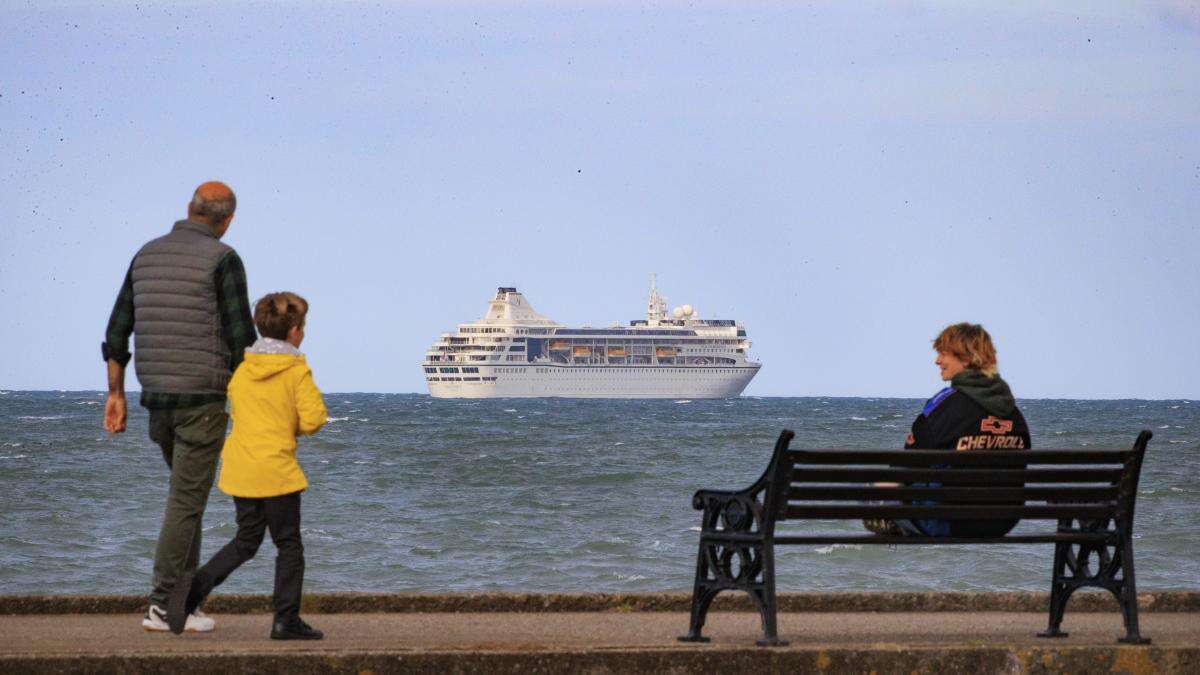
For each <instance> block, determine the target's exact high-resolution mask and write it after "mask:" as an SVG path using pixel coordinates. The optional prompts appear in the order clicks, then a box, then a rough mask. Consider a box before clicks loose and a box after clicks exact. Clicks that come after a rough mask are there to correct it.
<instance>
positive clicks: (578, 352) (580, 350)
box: [571, 347, 592, 356]
mask: <svg viewBox="0 0 1200 675" xmlns="http://www.w3.org/2000/svg"><path fill="white" fill-rule="evenodd" d="M591 355H592V348H591V347H572V348H571V356H591Z"/></svg>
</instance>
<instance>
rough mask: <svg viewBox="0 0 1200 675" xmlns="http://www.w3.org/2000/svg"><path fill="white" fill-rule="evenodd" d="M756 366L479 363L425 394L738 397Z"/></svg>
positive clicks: (434, 383)
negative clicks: (469, 374)
mask: <svg viewBox="0 0 1200 675" xmlns="http://www.w3.org/2000/svg"><path fill="white" fill-rule="evenodd" d="M758 369H759V365H758V364H752V365H747V366H738V367H704V366H692V367H683V366H643V367H639V366H550V365H535V364H529V365H522V366H495V367H492V366H481V367H480V368H479V371H480V372H479V378H478V379H472V380H465V379H458V380H455V379H452V378H439V379H438V380H437V381H430V382H429V394H430V396H433V397H434V398H535V397H536V398H541V397H552V396H556V397H562V398H672V399H682V398H686V399H698V398H732V397H736V396H740V395H741V393H742V391H744V390H745V389H746V385H748V384H750V380H752V379H753V378H754V376H755V375H756V374H757V373H758ZM492 377H494V378H495V379H494V380H491V379H490V378H492Z"/></svg>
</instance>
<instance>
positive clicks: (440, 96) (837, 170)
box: [0, 0, 1200, 398]
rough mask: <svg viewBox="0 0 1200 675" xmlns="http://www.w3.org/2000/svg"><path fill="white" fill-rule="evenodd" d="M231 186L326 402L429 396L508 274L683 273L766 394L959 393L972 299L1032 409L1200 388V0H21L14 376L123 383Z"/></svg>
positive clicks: (630, 306)
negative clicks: (190, 206) (159, 306)
mask: <svg viewBox="0 0 1200 675" xmlns="http://www.w3.org/2000/svg"><path fill="white" fill-rule="evenodd" d="M1018 5H1020V6H1018ZM210 179H219V180H223V181H225V182H227V183H228V184H229V185H231V186H232V187H233V189H234V190H235V191H236V192H237V194H238V211H237V214H236V217H235V219H234V221H233V224H232V227H231V228H230V230H229V232H228V234H227V235H226V236H225V239H224V241H225V242H226V243H228V244H230V245H232V246H233V247H235V248H236V249H237V251H238V252H239V254H240V255H241V257H242V259H243V261H244V262H245V265H246V268H247V274H248V282H249V289H250V296H251V299H252V300H253V299H255V298H257V297H258V296H261V295H262V294H264V293H267V292H271V291H277V290H291V291H295V292H298V293H300V294H301V295H304V296H305V297H306V298H308V299H309V301H310V303H311V311H310V315H309V322H308V327H307V335H308V337H307V339H306V341H305V344H304V349H305V351H306V352H307V354H308V357H309V362H310V364H311V365H312V367H313V370H314V373H315V375H316V380H317V383H318V385H319V386H321V387H322V388H323V389H324V390H326V391H379V392H421V393H424V392H425V391H426V388H425V383H424V380H423V373H422V371H421V368H420V361H421V358H422V355H423V352H424V351H425V349H426V348H427V347H428V346H429V344H430V343H431V342H432V341H433V340H434V339H436V338H437V336H438V335H439V334H440V333H441V332H444V331H449V330H453V328H454V327H455V325H456V324H458V323H461V322H467V321H473V320H475V319H478V318H479V317H481V316H482V315H483V312H484V309H485V308H486V302H487V300H488V299H489V298H490V297H491V296H492V295H493V294H494V292H495V289H496V287H497V286H516V287H517V288H519V289H520V290H521V291H522V292H523V293H524V294H525V295H526V297H527V298H528V299H529V301H530V302H531V303H532V305H533V306H534V307H535V308H536V309H537V310H538V311H540V312H541V313H543V314H546V315H548V316H549V317H551V318H553V319H555V320H556V321H558V322H560V323H564V324H572V325H581V324H587V325H593V326H604V325H609V324H611V323H612V322H615V321H621V322H627V321H629V320H630V319H636V318H644V316H645V303H646V295H647V288H648V281H649V275H650V274H651V273H657V275H658V281H659V287H660V289H661V290H662V291H663V292H664V294H665V295H666V296H667V298H668V302H669V303H670V305H671V306H674V305H677V304H683V303H690V304H692V305H694V306H695V307H696V309H697V310H698V311H699V313H700V315H701V316H702V317H705V318H734V319H737V320H739V321H742V322H744V323H745V325H746V328H747V330H748V332H749V335H750V337H751V339H752V340H753V343H754V344H753V348H752V349H751V356H752V357H753V358H754V359H756V360H759V361H761V362H762V363H763V368H762V370H761V372H760V374H759V375H758V376H757V378H756V379H755V380H754V381H753V382H752V383H751V385H750V387H749V388H748V389H747V391H746V394H748V395H759V396H776V395H780V396H793V395H794V396H805V395H814V396H905V397H927V396H929V395H931V394H932V393H933V392H934V391H936V390H937V389H939V388H940V387H941V386H942V384H941V382H940V381H939V380H938V377H937V368H936V367H935V366H934V365H933V359H934V356H935V354H934V352H933V351H932V349H931V346H930V341H931V340H932V338H933V337H934V336H936V335H937V333H938V332H939V331H940V330H941V329H942V328H943V327H944V326H945V325H947V324H950V323H954V322H958V321H972V322H978V323H982V324H983V325H984V326H985V327H986V328H987V329H988V330H989V331H990V333H991V335H992V336H993V338H994V340H995V342H996V346H997V350H998V353H999V359H1000V371H1001V374H1002V375H1003V376H1004V377H1005V378H1006V379H1007V380H1008V381H1009V383H1010V384H1011V386H1012V388H1013V390H1014V392H1015V393H1016V394H1017V396H1018V398H1047V397H1049V398H1059V397H1061V398H1200V350H1198V349H1197V336H1198V335H1200V314H1198V312H1197V309H1198V306H1200V274H1197V271H1196V267H1197V253H1198V252H1200V230H1198V224H1200V4H1197V3H1194V2H1182V1H1165V2H1148V1H1147V2H1130V1H1124V2H1112V3H1103V2H1082V3H1051V4H1046V3H1027V4H1026V3H1009V2H975V3H958V2H920V1H916V0H909V1H905V2H863V3H841V2H813V3H780V4H776V3H758V2H754V3H745V2H694V3H682V2H664V3H653V4H645V3H634V2H584V3H572V2H537V3H496V2H478V3H466V2H445V3H384V4H375V3H357V2H356V3H332V2H331V3H286V4H275V3H272V4H265V3H254V4H251V3H240V2H239V3H233V2H229V3H222V2H206V3H186V2H183V3H181V2H172V3H153V2H138V3H134V2H88V3H64V2H47V1H45V0H37V1H34V2H17V1H14V0H9V1H7V2H3V3H0V180H2V181H3V188H2V194H3V195H4V196H3V197H2V198H0V204H2V205H3V208H0V312H2V315H3V317H4V323H3V326H2V327H0V352H2V353H4V354H5V355H6V358H4V359H0V388H5V389H72V390H74V389H93V390H94V389H102V388H104V386H105V379H104V364H103V363H102V361H101V358H100V342H101V341H102V340H103V337H104V327H105V324H106V322H107V319H108V314H109V312H110V310H111V308H112V303H113V300H114V299H115V297H116V293H117V290H118V288H119V286H120V283H121V281H122V279H123V276H124V274H125V271H126V269H127V267H128V264H129V260H130V258H131V257H132V255H133V254H134V252H135V251H136V250H137V249H138V247H140V246H141V245H142V244H143V243H144V242H145V241H147V240H149V239H151V238H153V237H156V236H159V235H161V234H164V233H166V232H167V231H168V230H169V229H170V227H171V225H172V223H173V222H174V221H175V220H177V219H180V218H182V217H184V215H185V209H186V204H187V201H188V199H189V198H190V196H191V191H192V190H193V189H194V188H195V186H196V185H198V184H199V183H201V182H203V181H205V180H210ZM129 379H130V388H131V389H136V388H137V385H136V381H135V380H134V378H133V377H132V373H131V375H130V378H129Z"/></svg>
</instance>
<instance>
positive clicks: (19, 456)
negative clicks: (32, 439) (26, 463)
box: [0, 455, 29, 459]
mask: <svg viewBox="0 0 1200 675" xmlns="http://www.w3.org/2000/svg"><path fill="white" fill-rule="evenodd" d="M28 456H29V455H0V459H25V458H26V457H28Z"/></svg>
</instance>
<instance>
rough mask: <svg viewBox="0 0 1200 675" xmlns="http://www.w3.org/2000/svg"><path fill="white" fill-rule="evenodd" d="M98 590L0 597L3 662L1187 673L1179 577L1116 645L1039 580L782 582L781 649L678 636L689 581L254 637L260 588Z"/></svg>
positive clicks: (1110, 617) (717, 615)
mask: <svg viewBox="0 0 1200 675" xmlns="http://www.w3.org/2000/svg"><path fill="white" fill-rule="evenodd" d="M106 597H107V600H105V599H104V598H95V597H92V598H91V599H90V600H87V599H85V598H83V597H70V596H67V597H62V596H58V597H55V596H51V597H41V598H37V597H30V596H27V597H21V596H4V597H0V672H76V671H84V672H163V671H167V670H169V671H171V672H175V673H199V672H222V673H223V675H232V674H233V673H250V672H256V673H257V672H325V671H331V670H332V671H341V672H364V671H373V672H391V671H404V672H440V673H444V672H493V673H494V672H511V673H516V672H522V673H525V672H543V673H559V672H563V673H565V672H580V671H584V672H681V673H682V672H737V671H743V670H745V671H749V670H751V669H754V670H757V671H763V672H802V671H804V672H806V671H826V672H848V671H854V672H865V671H871V670H874V671H877V672H906V673H908V672H927V673H934V672H945V671H955V672H963V671H969V672H1004V673H1010V672H1031V673H1036V672H1134V673H1141V672H1146V673H1150V672H1156V673H1157V672H1200V620H1198V619H1200V612H1198V611H1197V608H1196V603H1197V601H1200V593H1192V592H1169V593H1159V594H1147V595H1146V596H1143V602H1142V603H1141V604H1142V608H1143V613H1142V632H1143V634H1145V635H1148V636H1150V637H1151V638H1153V640H1154V643H1153V644H1152V645H1150V646H1145V647H1141V646H1138V647H1135V646H1126V645H1118V644H1116V642H1115V638H1116V636H1117V635H1119V634H1121V633H1122V627H1121V619H1120V614H1119V613H1118V612H1116V611H1114V609H1115V608H1107V607H1106V606H1105V605H1106V604H1107V603H1105V602H1103V600H1102V596H1099V595H1093V594H1087V595H1081V596H1080V597H1079V598H1078V599H1079V600H1081V602H1080V603H1079V604H1078V605H1074V601H1073V605H1072V607H1070V608H1068V612H1067V616H1066V620H1065V622H1064V628H1065V629H1066V630H1068V631H1070V633H1071V635H1070V637H1068V638H1066V639H1060V640H1045V639H1039V638H1037V637H1035V634H1036V633H1037V631H1039V630H1042V629H1043V628H1044V627H1045V622H1046V615H1045V613H1044V611H1038V609H1037V608H1036V607H1022V606H1021V605H1022V604H1024V603H1035V604H1036V603H1038V602H1039V601H1040V602H1041V603H1042V604H1043V606H1044V596H1039V595H1038V594H949V595H942V594H797V595H787V596H785V598H784V599H785V602H784V606H785V607H787V608H789V610H790V611H787V612H785V613H784V614H781V615H780V636H781V637H782V638H784V639H786V640H790V641H791V644H790V645H789V646H787V647H783V648H776V649H762V648H758V647H756V646H754V641H755V639H756V638H757V637H758V634H759V622H758V617H757V615H756V614H752V613H748V612H745V611H738V610H740V609H744V608H745V606H744V605H743V604H742V603H741V602H736V601H735V602H726V603H724V607H723V609H722V611H718V612H714V613H713V614H710V617H709V621H708V626H707V630H706V633H707V634H709V635H711V636H712V638H713V641H712V642H711V643H708V644H685V643H680V642H677V641H676V640H675V638H676V636H678V635H680V634H682V633H683V632H685V631H686V628H687V621H688V617H687V613H686V611H681V610H680V609H678V608H676V607H673V606H672V605H675V604H677V603H678V602H680V601H684V600H685V599H686V595H684V594H646V595H637V594H631V595H600V594H597V595H586V594H581V595H562V596H556V595H527V594H483V595H447V596H433V595H392V596H369V595H359V594H346V595H341V594H330V595H323V596H321V595H314V596H306V599H305V601H306V606H307V612H308V613H307V615H306V616H307V618H308V619H309V621H310V622H311V623H312V624H313V625H314V626H316V627H318V628H320V629H322V630H324V631H325V632H326V635H327V638H326V639H325V640H324V641H322V642H315V643H286V642H273V641H271V640H269V639H267V634H268V632H269V629H270V616H269V614H266V613H260V612H257V611H255V610H256V609H258V608H259V607H258V603H265V602H266V601H267V598H266V597H262V596H240V597H239V596H222V597H215V598H213V602H210V603H209V606H208V608H207V609H208V611H209V613H210V614H212V615H213V616H214V617H215V618H216V619H217V621H218V629H217V631H216V632H214V633H211V634H204V635H191V634H189V635H184V636H173V635H169V634H159V633H147V632H144V631H142V630H141V627H140V623H139V622H140V615H139V614H138V613H137V610H134V611H132V612H130V611H129V609H128V606H127V605H126V603H127V602H141V601H142V600H141V599H140V598H131V597H126V596H106ZM839 598H840V600H841V601H840V602H838V601H837V600H838V599H839ZM384 599H390V603H389V602H383V600H384ZM85 600H86V602H85ZM731 600H735V598H733V597H731ZM372 601H373V602H372ZM895 601H899V602H895ZM222 603H224V604H225V606H224V607H223V606H222ZM84 604H86V606H87V607H88V608H89V610H90V611H88V613H55V612H53V611H51V610H55V609H66V608H71V607H74V608H76V609H78V607H79V606H80V605H84ZM363 604H374V605H376V608H375V609H374V611H367V610H368V609H369V608H368V607H362V606H361V605H363ZM589 605H590V606H589ZM806 605H807V609H806V610H804V611H797V609H796V608H797V607H804V606H806ZM839 605H840V611H837V610H838V609H839V607H838V606H839ZM896 605H901V606H905V605H907V607H897V606H896ZM1156 606H1157V607H1156ZM539 607H541V609H539ZM664 607H667V608H666V609H664ZM914 607H916V608H917V609H914ZM921 607H925V608H926V609H925V610H922V609H921ZM319 608H325V609H329V610H332V612H331V613H323V612H320V611H318V609H319ZM389 608H390V609H391V611H387V610H388V609H389ZM814 608H815V609H814ZM898 608H899V609H903V610H904V611H895V609H898ZM928 608H934V609H933V610H929V609H928ZM18 610H24V611H21V612H20V613H17V612H18ZM104 610H108V612H109V613H105V612H104ZM731 610H732V611H731ZM889 610H890V611H889ZM1072 610H1075V611H1072ZM1164 610H1166V611H1164Z"/></svg>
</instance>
